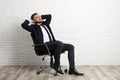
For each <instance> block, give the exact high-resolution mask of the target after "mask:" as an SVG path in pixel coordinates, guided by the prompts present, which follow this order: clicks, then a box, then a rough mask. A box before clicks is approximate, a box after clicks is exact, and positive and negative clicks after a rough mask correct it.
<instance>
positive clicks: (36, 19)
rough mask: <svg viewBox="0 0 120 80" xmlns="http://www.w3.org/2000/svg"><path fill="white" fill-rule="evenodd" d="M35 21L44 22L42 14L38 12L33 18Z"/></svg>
mask: <svg viewBox="0 0 120 80" xmlns="http://www.w3.org/2000/svg"><path fill="white" fill-rule="evenodd" d="M32 21H33V22H34V23H40V22H42V18H41V15H39V14H36V15H35V16H34V18H33V20H32Z"/></svg>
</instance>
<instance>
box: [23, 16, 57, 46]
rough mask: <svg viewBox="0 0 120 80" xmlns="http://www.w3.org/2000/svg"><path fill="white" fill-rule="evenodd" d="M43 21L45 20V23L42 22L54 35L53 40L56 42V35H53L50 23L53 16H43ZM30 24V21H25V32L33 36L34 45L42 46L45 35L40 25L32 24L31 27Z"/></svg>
mask: <svg viewBox="0 0 120 80" xmlns="http://www.w3.org/2000/svg"><path fill="white" fill-rule="evenodd" d="M41 17H42V19H45V21H43V22H42V25H45V26H47V28H48V30H49V32H50V33H51V35H52V38H53V41H55V38H54V35H53V33H52V30H51V28H50V26H49V25H50V22H51V18H52V16H51V14H48V15H41ZM28 24H29V21H28V20H25V21H24V22H23V23H22V24H21V26H22V28H24V29H25V30H27V31H29V32H31V36H32V40H33V43H34V44H42V43H43V33H42V30H41V28H40V27H39V25H37V24H31V25H28Z"/></svg>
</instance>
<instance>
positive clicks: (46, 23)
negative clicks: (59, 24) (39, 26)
mask: <svg viewBox="0 0 120 80" xmlns="http://www.w3.org/2000/svg"><path fill="white" fill-rule="evenodd" d="M41 17H42V19H46V20H45V21H43V24H45V25H47V26H48V25H50V22H51V18H52V16H51V14H47V15H41Z"/></svg>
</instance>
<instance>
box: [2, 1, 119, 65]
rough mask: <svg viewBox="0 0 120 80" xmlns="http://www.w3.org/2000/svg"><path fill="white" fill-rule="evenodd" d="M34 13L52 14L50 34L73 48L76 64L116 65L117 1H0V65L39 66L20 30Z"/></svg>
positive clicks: (26, 34) (63, 58)
mask: <svg viewBox="0 0 120 80" xmlns="http://www.w3.org/2000/svg"><path fill="white" fill-rule="evenodd" d="M34 12H38V13H41V14H47V13H51V14H52V15H53V17H52V22H51V27H52V30H53V33H54V34H55V37H56V38H57V39H59V40H61V41H63V42H66V43H72V44H74V45H75V58H76V59H75V61H76V65H83V64H84V65H87V64H88V65H94V64H96V65H102V64H106V65H111V64H114V65H119V64H120V0H0V65H27V64H38V63H39V61H40V59H39V57H38V56H36V55H35V52H34V50H33V47H32V46H31V45H32V44H33V42H32V39H31V36H30V33H29V32H27V31H25V30H23V29H22V27H21V23H22V22H23V21H24V20H25V19H29V20H30V15H31V14H32V13H34ZM63 34H64V35H63ZM48 61H49V60H48ZM61 64H65V65H68V61H67V52H66V53H65V54H62V56H61Z"/></svg>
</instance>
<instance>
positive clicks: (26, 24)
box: [21, 20, 33, 32]
mask: <svg viewBox="0 0 120 80" xmlns="http://www.w3.org/2000/svg"><path fill="white" fill-rule="evenodd" d="M29 23H30V22H29V21H28V20H25V21H24V22H23V23H22V24H21V26H22V28H24V29H25V30H27V31H29V32H32V31H33V27H32V26H29V25H28V24H29Z"/></svg>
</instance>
